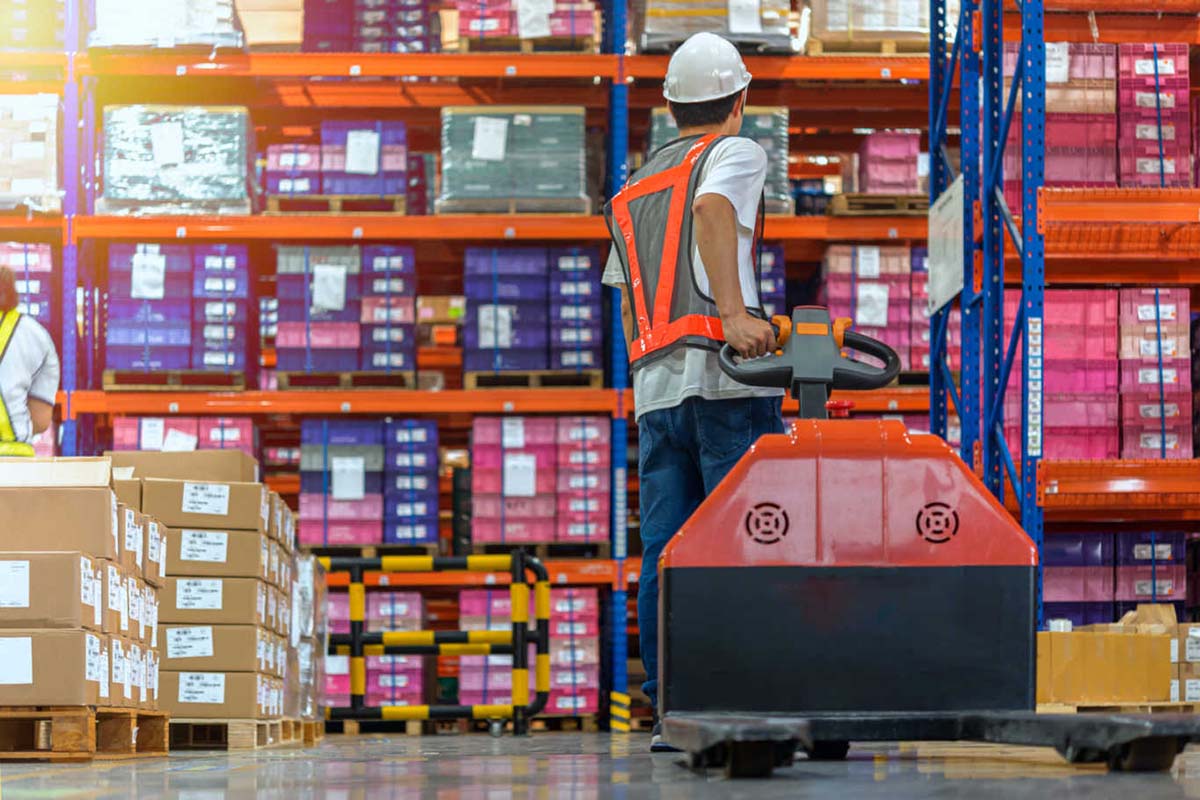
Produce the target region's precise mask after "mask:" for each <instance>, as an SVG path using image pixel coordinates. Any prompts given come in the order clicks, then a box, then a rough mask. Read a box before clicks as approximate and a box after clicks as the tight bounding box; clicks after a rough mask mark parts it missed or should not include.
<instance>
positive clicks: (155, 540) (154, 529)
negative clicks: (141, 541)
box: [146, 519, 166, 578]
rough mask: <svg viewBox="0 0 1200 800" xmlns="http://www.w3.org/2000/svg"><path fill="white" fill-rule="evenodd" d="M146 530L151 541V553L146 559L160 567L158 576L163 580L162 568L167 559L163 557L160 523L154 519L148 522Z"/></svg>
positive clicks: (149, 547) (149, 548) (149, 546)
mask: <svg viewBox="0 0 1200 800" xmlns="http://www.w3.org/2000/svg"><path fill="white" fill-rule="evenodd" d="M146 530H147V531H148V533H147V538H148V539H149V540H150V544H149V545H148V548H147V549H148V550H149V551H150V552H149V553H147V554H146V557H147V558H149V559H150V562H151V563H152V564H158V565H159V567H160V569H159V573H158V575H159V577H160V578H161V577H162V576H163V574H162V569H161V567H162V565H163V563H165V562H166V559H165V558H164V557H163V551H162V536H161V535H160V534H159V532H158V523H157V522H155V521H154V520H152V519H150V520H146Z"/></svg>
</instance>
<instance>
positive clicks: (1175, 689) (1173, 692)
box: [1171, 678, 1179, 703]
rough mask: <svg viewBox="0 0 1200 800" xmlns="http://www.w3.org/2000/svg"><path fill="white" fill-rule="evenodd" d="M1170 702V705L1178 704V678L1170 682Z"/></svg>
mask: <svg viewBox="0 0 1200 800" xmlns="http://www.w3.org/2000/svg"><path fill="white" fill-rule="evenodd" d="M1171 702H1172V703H1178V702H1179V679H1178V678H1174V679H1172V680H1171Z"/></svg>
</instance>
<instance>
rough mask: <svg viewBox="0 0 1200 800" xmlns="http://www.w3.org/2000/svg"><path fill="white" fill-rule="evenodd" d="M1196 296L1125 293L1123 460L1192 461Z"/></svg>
mask: <svg viewBox="0 0 1200 800" xmlns="http://www.w3.org/2000/svg"><path fill="white" fill-rule="evenodd" d="M1190 302H1191V297H1190V292H1189V290H1188V289H1186V288H1158V289H1150V288H1141V289H1122V290H1121V293H1120V304H1121V311H1120V324H1121V346H1120V358H1121V364H1120V374H1121V383H1120V390H1121V457H1122V458H1135V459H1159V458H1172V459H1175V458H1191V457H1192V370H1191V364H1192V362H1191V305H1190Z"/></svg>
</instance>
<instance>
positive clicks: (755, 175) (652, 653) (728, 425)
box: [604, 33, 783, 750]
mask: <svg viewBox="0 0 1200 800" xmlns="http://www.w3.org/2000/svg"><path fill="white" fill-rule="evenodd" d="M749 85H750V73H749V72H747V71H746V66H745V64H744V63H743V62H742V58H741V56H740V55H738V51H737V49H736V48H735V47H734V46H733V45H732V44H730V43H729V42H727V41H726V40H725V39H722V38H721V37H720V36H717V35H715V34H711V33H698V34H696V35H694V36H692V37H691V38H689V39H688V40H687V41H686V42H684V43H683V44H682V45H681V46H680V47H679V49H678V50H676V51H675V53H674V55H672V56H671V61H670V64H669V65H668V67H667V79H666V81H665V83H664V84H663V96H664V97H666V99H667V102H668V105H669V107H670V111H671V115H672V116H673V117H674V118H675V123H676V124H677V125H678V127H679V138H678V139H676V140H675V141H673V142H670V143H668V144H666V145H663V146H662V147H661V148H659V149H658V150H657V151H655V152H654V153H652V154H651V155H650V157H649V159H648V160H647V162H646V164H645V166H644V167H642V169H640V170H638V172H637V173H636V174H635V175H634V176H633V177H632V178H631V179H630V180H629V183H628V184H627V185H626V186H625V188H624V189H623V190H622V191H621V192H620V193H619V194H618V195H617V196H616V197H614V198H613V199H612V201H611V202H610V203H609V206H608V208H606V216H607V218H608V225H609V230H610V231H611V233H612V238H613V247H612V251H611V252H610V254H609V259H608V265H607V267H606V269H605V271H604V283H605V284H606V285H608V286H615V287H619V288H621V289H622V290H623V291H622V301H623V302H622V316H623V319H624V322H625V333H626V336H627V338H628V341H629V363H630V370H631V373H632V377H633V389H634V403H635V406H636V409H635V411H636V415H637V421H638V475H639V482H640V483H639V497H640V503H641V539H642V573H641V577H640V580H639V583H638V628H639V640H640V646H641V653H642V662H643V663H644V665H645V667H646V675H647V677H648V678H649V680H648V681H647V682H646V684H645V685H644V686H643V689H644V690H645V692H646V694H647V695H649V697H650V699H651V701H652V703H654V705H655V712H656V714H657V702H658V697H657V688H658V680H657V678H658V572H657V562H658V558H659V555H660V554H661V553H662V550H663V547H664V546H665V545H666V543H667V542H668V541H669V540H670V539H671V537H672V536H674V535H675V532H676V531H677V530H678V529H679V527H680V526H681V525H682V524H683V523H684V522H685V521H686V520H687V519H688V517H690V516H691V515H692V512H693V511H695V510H696V507H697V506H699V505H700V502H701V501H702V500H703V499H704V498H705V496H706V495H707V494H708V493H709V492H710V491H712V490H713V488H715V487H716V485H717V484H718V483H720V482H721V479H722V478H724V477H725V474H726V473H727V472H728V471H729V469H730V468H731V467H732V466H733V465H734V464H735V463H737V461H738V459H740V458H741V457H742V455H743V454H744V453H745V452H746V450H747V449H748V448H749V447H750V445H751V444H753V443H754V442H755V441H756V440H757V439H758V437H760V436H762V435H763V434H767V433H779V432H782V431H783V418H782V416H781V408H780V403H781V400H780V398H781V396H782V392H781V391H780V390H778V389H756V388H752V387H749V386H745V385H743V384H739V383H737V382H735V381H733V380H732V379H730V378H728V377H727V376H725V374H724V373H722V372H721V369H720V367H719V365H718V360H717V353H718V351H719V349H720V347H721V345H722V344H724V343H725V342H728V343H729V344H730V345H732V346H733V348H734V349H735V350H736V351H737V352H738V353H739V354H740V355H741V356H742V357H743V358H754V357H756V356H761V355H764V354H766V353H767V352H769V351H770V350H771V349H772V348H774V347H775V335H774V331H773V329H772V328H771V326H770V324H769V323H768V322H767V321H766V320H765V315H764V314H763V312H762V310H761V308H760V304H759V299H758V282H757V277H758V275H757V268H756V267H757V265H756V260H757V258H756V257H757V252H756V251H757V244H758V241H757V240H758V234H759V233H760V230H759V224H760V222H761V220H762V192H763V183H764V180H765V179H766V172H767V155H766V153H765V152H763V149H762V148H761V147H759V146H758V144H757V143H756V142H754V141H752V140H750V139H744V138H740V137H739V136H738V135H737V134H738V131H739V130H740V129H741V125H742V116H743V112H744V110H745V106H746V94H747V90H748V87H749ZM730 535H733V534H732V533H731V534H730ZM651 749H652V750H667V749H670V748H669V747H668V746H667V745H666V744H665V743H664V742H662V741H661V738H660V727H659V724H658V722H657V719H656V721H655V726H654V732H653V734H652V738H651Z"/></svg>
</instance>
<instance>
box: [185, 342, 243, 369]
mask: <svg viewBox="0 0 1200 800" xmlns="http://www.w3.org/2000/svg"><path fill="white" fill-rule="evenodd" d="M245 368H246V353H245V351H243V350H213V349H210V348H206V347H203V346H197V345H193V346H192V369H205V370H239V371H240V370H244V369H245Z"/></svg>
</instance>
